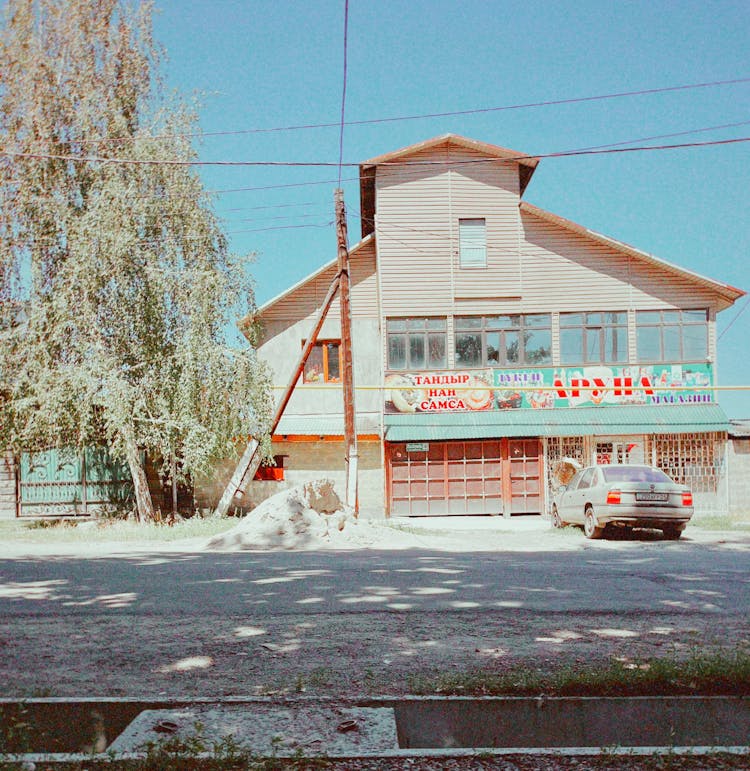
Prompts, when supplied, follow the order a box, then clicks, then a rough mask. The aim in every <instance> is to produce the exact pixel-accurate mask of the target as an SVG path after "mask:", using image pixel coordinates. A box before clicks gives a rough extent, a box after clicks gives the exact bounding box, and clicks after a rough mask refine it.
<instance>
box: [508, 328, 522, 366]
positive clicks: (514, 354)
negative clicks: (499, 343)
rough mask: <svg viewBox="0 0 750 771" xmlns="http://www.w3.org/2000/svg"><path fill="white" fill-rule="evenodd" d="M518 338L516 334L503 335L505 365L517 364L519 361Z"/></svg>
mask: <svg viewBox="0 0 750 771" xmlns="http://www.w3.org/2000/svg"><path fill="white" fill-rule="evenodd" d="M519 341H520V336H519V333H518V332H506V333H505V363H506V364H518V362H519V360H520V351H519V350H518V349H519Z"/></svg>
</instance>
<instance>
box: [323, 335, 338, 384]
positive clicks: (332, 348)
mask: <svg viewBox="0 0 750 771" xmlns="http://www.w3.org/2000/svg"><path fill="white" fill-rule="evenodd" d="M326 354H327V356H328V380H329V381H338V380H341V372H340V371H339V370H340V367H339V363H340V362H339V344H338V343H326Z"/></svg>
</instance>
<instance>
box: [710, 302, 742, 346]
mask: <svg viewBox="0 0 750 771" xmlns="http://www.w3.org/2000/svg"><path fill="white" fill-rule="evenodd" d="M748 305H750V296H748V298H747V300H745V302H744V304H743V305H742V307H741V308H740V309H739V310H738V311H737V313H736V314H735V316H734V318H733V319H732V320H731V321H730V322H729V323H728V324H727V325H726V326H725V327H724V329H722V330H721V333H720V334H719V336H718V337H717V338H716V342H717V343H718V342H719V340H721V338H722V337H724V335H725V334H726V333H727V332H729V330H730V329H731V328H732V325H733V324H734V322H735V321H737V319H738V318H739V317H740V316H741V315H742V314H743V313H744V312H745V311H746V310H747V306H748Z"/></svg>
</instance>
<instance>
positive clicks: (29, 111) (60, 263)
mask: <svg viewBox="0 0 750 771" xmlns="http://www.w3.org/2000/svg"><path fill="white" fill-rule="evenodd" d="M151 13H152V8H151V4H150V3H137V4H130V3H128V2H126V0H9V2H8V3H7V8H6V18H5V23H4V27H3V29H2V36H1V37H0V313H1V314H2V316H1V317H0V346H2V352H3V356H2V358H1V359H0V447H2V446H8V447H11V448H13V449H15V450H16V451H19V450H20V449H22V448H24V449H34V448H41V447H44V446H49V445H60V444H72V445H75V446H78V447H82V446H85V445H87V444H91V443H96V442H101V441H105V442H106V443H107V444H108V445H109V446H110V448H111V450H112V452H113V454H114V455H115V457H119V458H121V459H126V460H127V462H128V464H129V468H130V471H131V473H132V476H133V481H134V484H135V491H136V500H137V507H138V514H139V517H140V518H141V519H142V520H143V519H151V518H153V516H154V509H153V505H152V501H151V497H150V495H149V491H148V485H147V483H146V476H145V473H144V470H143V466H142V463H141V457H140V450H141V449H145V450H146V451H148V452H149V453H150V454H152V455H153V456H155V457H161V458H163V459H165V463H166V464H167V465H168V466H171V468H172V473H174V469H175V468H179V469H180V473H182V474H187V475H194V474H195V473H199V472H205V471H207V470H208V469H209V468H210V465H211V463H212V461H214V460H215V459H217V458H219V457H227V455H228V454H229V453H231V452H232V450H233V444H232V439H233V438H235V437H238V436H242V435H247V434H250V433H252V434H254V435H262V434H263V431H264V426H265V425H266V423H267V421H268V414H269V411H270V397H269V389H268V385H267V384H268V379H267V376H266V373H265V371H264V369H263V367H262V365H261V364H260V363H259V362H258V361H257V359H256V358H255V355H254V351H252V350H251V349H247V348H245V349H244V350H237V349H233V348H230V347H229V346H228V345H227V344H226V327H227V320H228V319H229V318H230V317H232V316H233V315H234V317H235V318H236V317H237V316H238V315H243V314H244V313H247V312H248V310H250V309H251V308H252V304H253V295H252V287H251V285H250V283H249V279H248V277H247V271H246V269H245V261H243V260H239V259H237V258H235V257H234V256H232V255H231V254H230V253H229V252H228V249H227V243H226V240H225V238H224V237H223V236H222V234H221V230H220V227H219V223H218V221H217V218H216V217H215V215H214V214H213V211H212V207H211V200H210V198H209V196H208V195H207V193H206V191H205V190H204V188H203V187H202V185H201V182H200V180H199V178H198V176H197V174H196V173H195V171H194V169H193V168H192V167H191V166H190V164H189V162H190V161H192V160H195V151H194V149H193V148H192V146H191V143H190V140H189V138H187V136H188V135H190V134H191V133H194V132H195V114H194V111H193V110H191V109H189V108H188V107H187V106H186V105H185V104H184V103H182V102H179V101H174V100H173V101H167V100H166V99H165V98H164V97H163V95H162V89H161V84H160V81H159V76H158V68H159V64H160V53H159V51H158V49H157V47H156V46H155V44H154V42H153V40H152V36H151V31H152V23H151ZM81 159H86V160H81ZM123 159H126V160H127V161H129V162H127V163H123V162H121V161H122V160H123ZM174 459H177V460H178V461H179V463H175V462H171V463H170V461H174Z"/></svg>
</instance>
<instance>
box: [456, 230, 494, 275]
mask: <svg viewBox="0 0 750 771" xmlns="http://www.w3.org/2000/svg"><path fill="white" fill-rule="evenodd" d="M458 255H459V256H458V264H459V266H460V267H462V268H486V267H487V233H486V223H485V220H484V219H471V220H469V219H461V220H459V221H458Z"/></svg>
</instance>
